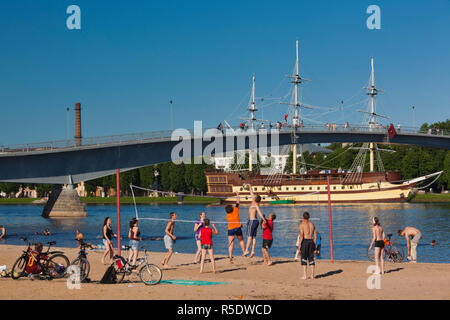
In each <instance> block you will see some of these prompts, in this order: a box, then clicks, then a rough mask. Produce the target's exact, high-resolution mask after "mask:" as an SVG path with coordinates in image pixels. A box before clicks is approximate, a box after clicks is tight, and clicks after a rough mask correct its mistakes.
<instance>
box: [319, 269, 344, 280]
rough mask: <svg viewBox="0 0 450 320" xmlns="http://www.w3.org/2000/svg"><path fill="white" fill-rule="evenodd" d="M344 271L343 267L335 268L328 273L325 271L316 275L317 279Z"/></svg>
mask: <svg viewBox="0 0 450 320" xmlns="http://www.w3.org/2000/svg"><path fill="white" fill-rule="evenodd" d="M342 272H343V271H342V269H338V270H333V271H328V272H327V273H323V274H319V275H317V276H316V279H320V278H326V277H330V276H334V275H335V274H339V273H342Z"/></svg>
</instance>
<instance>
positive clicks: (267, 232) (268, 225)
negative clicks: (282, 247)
mask: <svg viewBox="0 0 450 320" xmlns="http://www.w3.org/2000/svg"><path fill="white" fill-rule="evenodd" d="M276 218H277V216H276V215H275V213H271V214H270V215H269V217H268V218H267V220H266V221H267V222H264V221H262V223H261V228H262V229H263V235H262V238H263V244H262V255H263V258H264V263H265V264H267V265H268V266H270V265H271V264H272V260H270V255H269V249H270V247H271V246H272V242H273V236H272V232H273V221H274V220H275V219H276Z"/></svg>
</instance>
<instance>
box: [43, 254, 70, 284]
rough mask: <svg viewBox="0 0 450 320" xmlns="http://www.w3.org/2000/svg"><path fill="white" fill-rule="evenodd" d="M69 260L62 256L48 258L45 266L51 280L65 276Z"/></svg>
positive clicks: (56, 255) (55, 255)
mask: <svg viewBox="0 0 450 320" xmlns="http://www.w3.org/2000/svg"><path fill="white" fill-rule="evenodd" d="M69 264H70V262H69V259H68V258H67V257H66V256H65V255H63V254H60V253H58V254H54V255H52V256H50V258H49V259H48V260H47V263H46V264H45V266H46V269H47V271H48V274H49V275H50V276H51V277H53V278H56V279H58V278H63V277H65V276H66V275H67V273H66V270H67V268H68V267H69Z"/></svg>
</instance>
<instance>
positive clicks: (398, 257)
mask: <svg viewBox="0 0 450 320" xmlns="http://www.w3.org/2000/svg"><path fill="white" fill-rule="evenodd" d="M391 256H392V261H393V262H403V259H404V254H403V248H400V249H398V248H397V247H394V246H392V251H391Z"/></svg>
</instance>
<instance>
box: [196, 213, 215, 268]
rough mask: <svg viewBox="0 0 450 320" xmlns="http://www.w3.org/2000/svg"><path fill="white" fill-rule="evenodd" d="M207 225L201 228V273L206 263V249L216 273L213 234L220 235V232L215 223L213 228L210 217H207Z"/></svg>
mask: <svg viewBox="0 0 450 320" xmlns="http://www.w3.org/2000/svg"><path fill="white" fill-rule="evenodd" d="M204 222H205V226H204V227H203V228H202V229H201V230H200V234H199V238H200V241H201V242H202V258H201V261H200V273H203V266H204V264H205V257H206V250H208V254H209V259H210V260H211V264H212V270H213V273H216V265H215V263H214V249H213V242H212V235H213V234H214V235H218V234H219V232H218V231H217V229H216V226H215V225H214V224H213V225H211V226H212V229H211V227H210V226H209V224H210V221H209V219H205V220H204Z"/></svg>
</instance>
